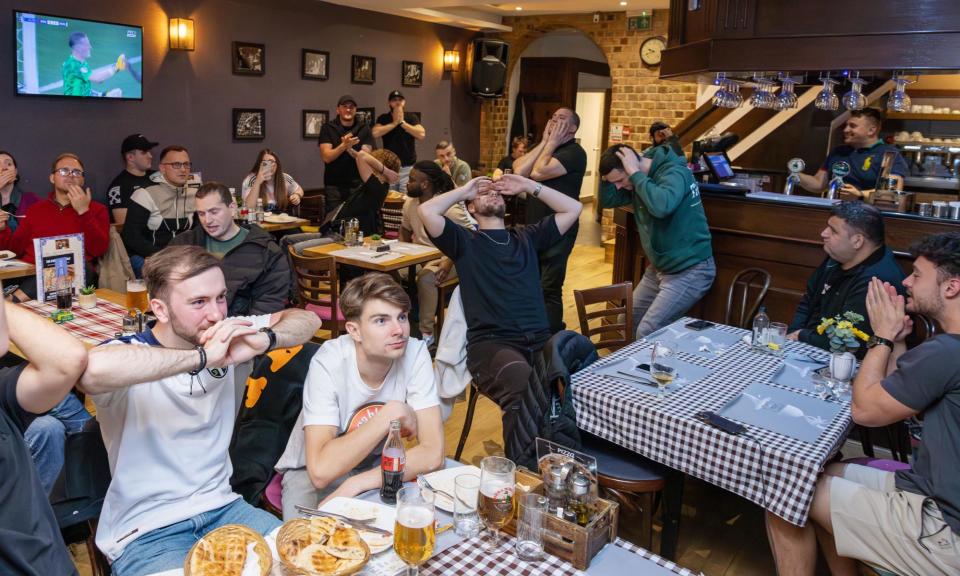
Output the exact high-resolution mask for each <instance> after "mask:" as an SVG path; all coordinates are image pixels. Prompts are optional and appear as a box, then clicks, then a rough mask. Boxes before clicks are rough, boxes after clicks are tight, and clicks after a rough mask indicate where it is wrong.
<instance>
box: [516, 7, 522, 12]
mask: <svg viewBox="0 0 960 576" xmlns="http://www.w3.org/2000/svg"><path fill="white" fill-rule="evenodd" d="M514 10H516V11H517V12H519V11H521V10H523V6H517V7H516V8H514Z"/></svg>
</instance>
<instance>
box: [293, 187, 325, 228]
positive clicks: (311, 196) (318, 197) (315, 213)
mask: <svg viewBox="0 0 960 576" xmlns="http://www.w3.org/2000/svg"><path fill="white" fill-rule="evenodd" d="M324 206H325V197H324V195H323V188H311V189H309V190H304V191H303V198H301V199H300V207H299V216H300V217H301V218H306V219H307V220H309V221H311V222H320V221H321V220H323V216H324V214H325V212H324Z"/></svg>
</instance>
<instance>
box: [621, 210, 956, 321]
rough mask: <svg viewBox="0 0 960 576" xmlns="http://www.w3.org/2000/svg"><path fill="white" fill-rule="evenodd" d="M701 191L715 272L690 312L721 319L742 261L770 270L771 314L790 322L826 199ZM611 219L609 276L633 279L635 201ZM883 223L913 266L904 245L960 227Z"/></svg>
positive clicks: (908, 220) (814, 260)
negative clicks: (813, 201) (784, 198)
mask: <svg viewBox="0 0 960 576" xmlns="http://www.w3.org/2000/svg"><path fill="white" fill-rule="evenodd" d="M701 194H702V196H701V197H702V198H703V206H704V209H705V211H706V214H707V222H708V224H709V226H710V232H711V234H712V235H713V254H714V258H715V259H716V261H717V278H716V280H715V281H714V284H713V288H711V290H710V292H709V293H708V294H707V295H706V296H705V297H704V298H703V300H701V302H700V303H699V304H698V305H697V306H695V307H694V308H693V309H692V310H691V311H690V312H689V315H690V316H697V317H699V318H705V319H707V320H712V321H715V322H722V321H723V319H724V318H723V315H724V310H725V308H726V302H727V291H728V290H729V287H730V282H731V281H732V279H733V277H734V276H735V275H736V274H737V273H738V272H739V271H741V270H743V269H744V268H763V269H764V270H766V271H767V272H769V273H770V274H771V276H772V282H771V284H770V291H769V292H768V293H767V298H766V306H767V311H768V313H769V315H770V318H771V320H776V321H782V322H789V320H790V319H791V318H792V317H793V313H794V310H795V309H796V307H797V304H798V303H799V302H800V298H801V296H802V295H803V292H804V290H805V287H806V282H807V278H808V277H809V276H810V274H812V273H813V271H814V269H816V267H817V266H819V265H820V263H821V262H822V261H823V259H824V257H825V253H824V251H823V246H822V242H821V240H820V231H821V230H823V228H824V227H825V226H826V222H827V218H828V217H829V213H830V207H829V206H824V205H807V204H794V203H786V202H782V201H778V200H766V199H759V198H750V197H743V196H734V195H728V194H722V193H712V192H702V193H701ZM614 223H615V224H616V241H615V251H614V263H613V283H617V282H624V281H627V280H630V281H632V282H633V283H634V285H636V284H637V283H638V282H639V281H640V278H641V276H642V275H643V270H644V268H646V265H647V262H646V258H645V256H644V254H643V250H642V248H641V246H640V239H639V238H638V237H637V228H636V221H635V220H634V217H633V207H632V206H624V207H621V208H617V209H615V210H614ZM884 223H885V224H886V241H887V246H889V247H890V249H891V250H893V251H894V253H895V254H896V256H897V261H898V262H899V264H900V266H901V267H902V268H903V270H904V271H905V272H907V273H909V272H910V270H911V267H912V265H911V262H912V259H911V258H910V255H909V253H908V252H907V250H908V249H909V247H910V245H911V244H913V242H915V241H916V240H918V239H920V238H922V237H923V236H926V235H929V234H935V233H938V232H960V221H957V220H945V219H941V218H926V217H921V216H917V215H916V214H900V213H896V212H884Z"/></svg>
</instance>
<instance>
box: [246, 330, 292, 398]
mask: <svg viewBox="0 0 960 576" xmlns="http://www.w3.org/2000/svg"><path fill="white" fill-rule="evenodd" d="M302 349H303V345H302V344H301V345H300V346H294V347H292V348H278V349H277V350H273V351H271V352H267V356H269V357H270V372H273V373H274V374H276V373H277V372H279V371H280V369H281V368H283V367H284V366H286V365H287V363H288V362H290V361H291V360H293V357H294V356H296V355H297V354H298V353H299V352H300V350H302ZM266 387H267V379H266V378H264V377H262V376H261V377H260V378H254V377H252V376H251V377H249V378H247V400H246V402H244V403H243V405H244V406H246V407H247V408H253V407H254V406H256V405H257V401H258V400H260V395H261V394H262V393H263V391H264V389H265V388H266Z"/></svg>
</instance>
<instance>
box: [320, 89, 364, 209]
mask: <svg viewBox="0 0 960 576" xmlns="http://www.w3.org/2000/svg"><path fill="white" fill-rule="evenodd" d="M318 145H319V146H320V157H321V158H323V195H324V199H325V203H324V211H325V213H327V214H329V213H330V212H332V211H334V210H336V209H337V207H338V206H340V204H341V203H343V201H344V200H346V199H347V197H348V196H350V192H352V191H354V190H357V189H359V188H360V186H362V185H363V181H362V180H361V179H360V172H359V170H358V169H357V163H356V162H355V161H354V159H353V158H352V157H350V155H349V154H347V153H346V152H347V150H348V149H350V148H353V149H354V150H356V151H357V152H359V151H361V150H364V151H366V152H370V151H372V150H373V146H374V140H373V132H371V131H370V127H369V126H367V125H366V124H360V123H358V122H357V101H356V99H355V98H354V97H353V96H349V95H344V96H341V97H340V100H338V101H337V117H336V118H334V119H333V120H331V121H329V122H327V123H326V124H324V125H323V127H322V128H320V139H319V142H318Z"/></svg>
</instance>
